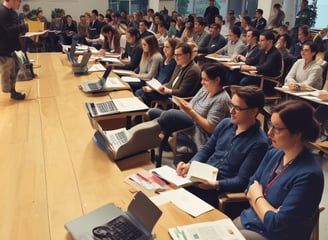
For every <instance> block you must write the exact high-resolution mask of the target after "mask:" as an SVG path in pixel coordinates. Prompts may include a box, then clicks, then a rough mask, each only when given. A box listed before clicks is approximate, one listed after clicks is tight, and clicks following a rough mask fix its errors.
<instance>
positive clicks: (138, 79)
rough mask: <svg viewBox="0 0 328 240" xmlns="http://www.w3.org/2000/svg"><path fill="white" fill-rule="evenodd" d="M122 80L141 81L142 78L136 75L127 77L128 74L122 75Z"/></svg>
mask: <svg viewBox="0 0 328 240" xmlns="http://www.w3.org/2000/svg"><path fill="white" fill-rule="evenodd" d="M122 80H123V81H124V82H127V83H128V82H140V81H141V80H140V78H136V77H127V76H124V77H122Z"/></svg>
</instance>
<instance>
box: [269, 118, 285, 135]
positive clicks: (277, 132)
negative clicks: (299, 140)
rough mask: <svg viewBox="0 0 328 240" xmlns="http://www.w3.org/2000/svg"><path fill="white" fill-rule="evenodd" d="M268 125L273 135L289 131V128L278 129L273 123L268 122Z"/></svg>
mask: <svg viewBox="0 0 328 240" xmlns="http://www.w3.org/2000/svg"><path fill="white" fill-rule="evenodd" d="M267 125H268V129H270V130H271V131H272V133H273V134H279V133H280V132H281V131H283V130H288V128H278V127H275V126H273V125H272V122H271V121H268V122H267Z"/></svg>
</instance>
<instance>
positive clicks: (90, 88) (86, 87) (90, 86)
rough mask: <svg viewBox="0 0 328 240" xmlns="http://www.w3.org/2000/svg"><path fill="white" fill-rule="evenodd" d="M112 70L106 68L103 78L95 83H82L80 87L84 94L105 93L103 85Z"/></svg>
mask: <svg viewBox="0 0 328 240" xmlns="http://www.w3.org/2000/svg"><path fill="white" fill-rule="evenodd" d="M111 70H112V68H111V67H108V68H107V69H106V71H105V72H104V74H103V76H102V77H101V78H100V79H99V80H98V81H96V82H82V83H81V87H82V90H83V91H84V92H103V91H105V88H104V87H105V85H106V80H107V77H108V76H109V73H110V72H111Z"/></svg>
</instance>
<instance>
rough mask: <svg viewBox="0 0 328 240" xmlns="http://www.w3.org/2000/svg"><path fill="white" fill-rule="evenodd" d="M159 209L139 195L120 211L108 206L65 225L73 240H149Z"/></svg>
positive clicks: (111, 205)
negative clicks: (124, 209)
mask: <svg viewBox="0 0 328 240" xmlns="http://www.w3.org/2000/svg"><path fill="white" fill-rule="evenodd" d="M161 215H162V212H161V210H160V209H159V208H158V207H157V206H156V205H155V204H154V203H153V202H152V201H150V199H149V198H148V197H147V196H146V195H145V194H144V193H142V192H138V193H136V195H135V196H134V199H133V200H132V201H131V202H130V204H129V206H128V210H127V211H126V212H123V211H122V210H121V209H120V208H118V207H116V206H115V205H114V204H112V203H110V204H107V205H105V206H103V207H100V208H98V209H96V210H94V211H92V212H90V213H88V214H86V215H84V216H82V217H79V218H77V219H74V220H72V221H70V222H68V223H66V224H65V228H66V230H67V231H68V232H70V234H71V235H72V237H73V239H74V240H95V239H96V240H105V239H106V240H107V239H112V240H116V239H117V240H123V239H124V240H151V239H153V234H152V229H153V228H154V226H155V224H156V222H157V221H158V219H159V218H160V216H161Z"/></svg>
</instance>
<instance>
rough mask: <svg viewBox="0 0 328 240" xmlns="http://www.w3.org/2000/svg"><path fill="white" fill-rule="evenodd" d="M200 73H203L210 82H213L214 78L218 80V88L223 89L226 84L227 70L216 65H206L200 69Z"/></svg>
mask: <svg viewBox="0 0 328 240" xmlns="http://www.w3.org/2000/svg"><path fill="white" fill-rule="evenodd" d="M202 72H205V73H206V75H207V76H208V78H209V79H210V80H215V78H217V77H219V78H220V86H221V87H223V86H225V85H227V83H228V72H227V69H226V68H225V67H224V66H223V65H221V64H216V63H207V64H204V65H203V67H202Z"/></svg>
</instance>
